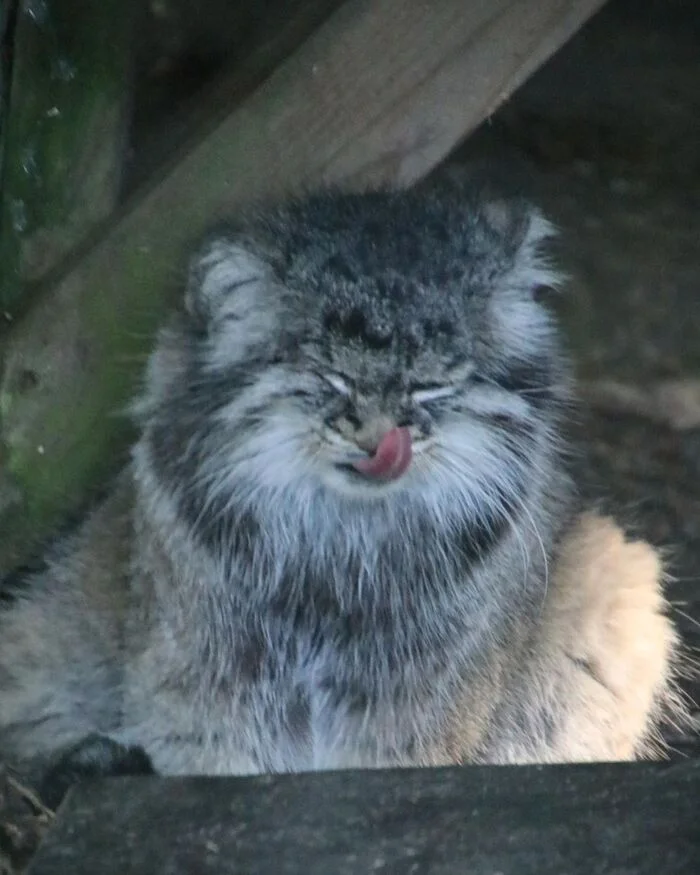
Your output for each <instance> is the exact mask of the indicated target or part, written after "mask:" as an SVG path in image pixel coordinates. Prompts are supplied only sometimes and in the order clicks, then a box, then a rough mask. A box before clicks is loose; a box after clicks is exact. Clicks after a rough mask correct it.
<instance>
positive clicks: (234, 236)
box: [138, 191, 567, 504]
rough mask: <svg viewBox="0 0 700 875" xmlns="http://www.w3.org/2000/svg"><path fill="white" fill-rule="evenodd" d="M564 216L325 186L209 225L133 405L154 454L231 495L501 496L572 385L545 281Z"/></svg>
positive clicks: (440, 195)
mask: <svg viewBox="0 0 700 875" xmlns="http://www.w3.org/2000/svg"><path fill="white" fill-rule="evenodd" d="M550 233H551V228H550V226H549V224H548V223H547V222H546V221H545V220H544V219H543V218H542V217H541V216H540V215H539V213H537V212H536V211H534V210H532V209H531V208H529V207H528V206H527V205H525V204H521V203H519V202H518V203H515V204H506V203H502V202H497V201H490V202H481V201H477V200H473V199H472V200H470V199H469V198H465V197H464V196H463V195H460V196H457V195H450V194H449V193H445V192H436V193H431V192H429V191H428V192H426V191H420V192H419V191H409V192H402V193H372V194H363V195H340V194H322V195H317V196H314V197H311V198H308V199H304V200H300V201H298V202H294V203H292V204H290V205H288V206H285V207H283V208H281V209H279V210H277V211H275V212H271V213H268V214H265V215H264V216H263V217H261V218H259V219H257V220H256V221H254V222H252V223H250V224H248V225H246V226H244V227H242V228H240V229H238V230H224V231H222V232H219V233H217V234H216V235H213V236H212V237H211V238H209V239H208V240H207V242H205V244H204V245H203V246H202V248H201V249H200V251H199V252H198V253H197V255H196V256H195V258H194V260H193V262H192V266H191V269H190V277H189V283H188V288H187V293H186V298H185V307H184V310H183V313H182V314H181V317H180V319H179V321H178V323H177V326H176V327H175V328H171V329H169V330H166V331H165V332H164V333H163V335H162V337H161V342H160V345H159V348H158V349H157V351H156V353H155V354H154V356H153V358H152V361H151V366H150V370H149V376H148V380H147V387H146V392H145V394H144V396H143V399H142V401H141V402H140V405H139V407H138V411H139V412H140V415H141V420H142V422H143V424H144V426H145V431H146V439H147V441H148V442H149V446H150V453H151V455H152V457H153V460H154V463H155V464H156V465H159V466H160V467H161V469H162V470H163V472H164V473H166V474H167V476H168V477H170V478H171V479H172V480H173V481H175V480H178V479H180V480H181V481H182V482H183V483H184V482H185V480H188V478H191V481H192V482H195V481H196V483H197V484H199V485H200V486H202V488H204V489H205V491H206V490H207V489H208V490H210V492H211V493H212V495H216V496H218V500H220V501H222V500H226V497H227V496H228V494H229V492H230V493H231V495H233V493H234V492H236V491H237V492H238V493H239V494H240V491H241V489H245V490H247V493H248V494H250V495H252V494H253V493H255V492H256V491H258V490H261V489H263V490H265V491H267V492H269V490H272V491H273V492H275V491H279V492H281V491H285V490H286V491H287V492H290V491H293V490H295V489H300V490H305V491H306V492H307V493H308V490H309V489H320V490H321V491H323V490H326V491H331V492H334V493H337V494H338V495H342V496H344V497H345V498H347V499H348V500H350V501H353V502H356V501H373V500H376V499H384V498H386V497H387V496H389V495H391V494H395V495H397V494H400V493H401V492H404V493H406V492H407V491H414V492H416V491H425V490H426V489H433V490H435V491H437V492H440V493H441V494H444V495H445V496H446V497H449V494H450V493H452V492H455V491H456V492H457V493H459V494H460V495H461V498H462V500H463V501H464V502H467V503H471V504H477V503H478V501H479V500H480V498H481V499H483V497H484V496H491V497H492V498H494V500H496V499H497V497H498V495H499V494H500V493H499V492H498V489H499V488H500V486H498V484H500V485H503V484H507V482H508V481H509V478H513V479H515V477H516V474H517V475H518V476H520V475H521V474H522V472H527V471H528V470H529V466H530V465H531V464H533V465H534V464H537V458H538V455H539V449H541V446H542V445H543V442H544V443H547V442H548V441H551V440H552V437H553V431H554V424H555V418H556V415H557V412H558V410H559V409H560V407H561V403H562V400H563V399H564V397H565V395H566V382H567V379H566V368H565V366H564V364H563V363H562V359H561V355H560V353H559V350H558V346H557V342H556V335H555V330H554V327H553V324H552V321H551V319H550V316H549V315H548V314H547V312H546V310H545V309H544V308H543V307H542V305H541V304H540V303H538V301H537V298H536V292H537V290H538V289H539V288H540V287H541V286H543V285H551V284H553V283H554V282H556V276H555V275H554V274H553V273H552V271H551V270H550V268H549V267H548V265H547V263H546V261H545V260H544V259H543V257H542V255H541V253H540V251H539V250H540V244H541V242H542V240H543V239H544V238H545V237H547V236H548V235H549V234H550ZM497 486H498V488H497Z"/></svg>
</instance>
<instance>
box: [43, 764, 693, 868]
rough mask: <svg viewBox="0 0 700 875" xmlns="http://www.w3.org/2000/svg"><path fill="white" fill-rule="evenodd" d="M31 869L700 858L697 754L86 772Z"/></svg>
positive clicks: (689, 862)
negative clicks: (424, 765)
mask: <svg viewBox="0 0 700 875" xmlns="http://www.w3.org/2000/svg"><path fill="white" fill-rule="evenodd" d="M29 871H30V875H96V873H99V875H126V873H129V875H166V873H168V875H171V873H172V875H175V873H183V875H190V873H193V875H199V873H222V875H234V873H236V875H243V873H245V875H302V873H303V875H351V873H352V875H366V873H374V872H379V873H384V875H408V873H414V875H424V873H430V875H460V873H465V875H466V873H469V875H499V873H500V875H603V873H604V875H612V873H615V875H623V873H624V875H647V873H648V875H679V873H688V875H691V873H698V872H700V760H689V761H686V762H678V763H665V764H661V763H650V764H615V765H595V766H589V765H580V766H546V767H535V766H533V767H530V766H528V767H471V768H463V769H459V768H454V769H452V768H450V769H425V770H406V771H376V772H344V773H343V772H337V773H326V774H315V775H296V776H294V775H287V776H278V777H259V778H184V779H175V778H170V779H161V778H143V779H141V778H134V779H132V778H129V779H112V780H109V781H103V782H97V783H93V784H86V785H84V786H82V787H79V788H76V789H75V790H74V791H72V793H71V794H70V795H69V797H68V798H67V799H66V802H65V803H64V805H63V807H62V808H61V810H60V812H59V815H58V818H57V820H56V823H55V826H54V827H53V829H52V830H51V831H50V832H49V834H48V836H47V838H46V840H45V842H44V844H43V846H42V847H41V848H40V850H39V853H38V855H37V857H36V858H35V860H34V863H33V865H32V866H31V867H30V870H29Z"/></svg>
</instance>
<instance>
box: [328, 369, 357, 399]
mask: <svg viewBox="0 0 700 875" xmlns="http://www.w3.org/2000/svg"><path fill="white" fill-rule="evenodd" d="M323 379H324V380H325V381H326V383H328V385H329V386H332V387H333V388H334V389H335V391H336V392H337V393H338V394H339V395H343V396H344V397H345V398H349V397H350V395H351V394H352V390H351V389H350V387H349V386H348V384H347V383H346V382H345V380H343V378H342V377H339V376H338V375H337V374H324V375H323Z"/></svg>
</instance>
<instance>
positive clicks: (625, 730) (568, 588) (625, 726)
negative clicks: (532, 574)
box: [447, 514, 682, 762]
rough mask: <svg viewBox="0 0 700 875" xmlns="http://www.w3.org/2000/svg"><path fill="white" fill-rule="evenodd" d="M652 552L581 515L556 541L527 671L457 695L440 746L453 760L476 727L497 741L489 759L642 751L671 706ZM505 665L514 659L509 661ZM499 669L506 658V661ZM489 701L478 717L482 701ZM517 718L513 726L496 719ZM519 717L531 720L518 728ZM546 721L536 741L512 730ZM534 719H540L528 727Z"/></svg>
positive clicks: (668, 635)
mask: <svg viewBox="0 0 700 875" xmlns="http://www.w3.org/2000/svg"><path fill="white" fill-rule="evenodd" d="M663 579H664V574H663V568H662V563H661V560H660V557H659V554H658V553H657V552H656V551H655V550H654V548H653V547H651V546H650V545H649V544H647V543H645V542H643V541H630V540H627V539H626V538H625V534H624V532H623V531H622V530H621V529H620V528H619V526H617V525H616V523H615V522H614V521H613V520H611V519H608V518H603V517H600V516H595V515H593V514H586V515H584V516H582V517H580V518H579V520H578V522H577V523H576V525H575V527H574V528H573V529H572V531H571V532H570V534H569V535H568V536H567V538H566V539H565V541H564V543H563V544H562V547H561V551H560V553H559V556H558V558H557V561H556V565H555V568H554V569H553V574H552V579H551V581H550V586H549V591H548V593H547V598H546V601H545V604H544V607H543V612H542V617H541V622H540V624H539V628H538V629H537V631H536V633H535V635H534V636H533V638H532V639H531V641H530V642H529V646H528V648H527V649H528V657H527V661H528V667H527V668H526V669H525V670H518V669H517V668H516V660H514V661H513V670H512V671H511V673H510V674H509V675H508V680H504V679H503V678H500V679H499V678H498V676H497V675H494V678H493V681H495V683H493V684H492V685H491V686H490V688H489V686H488V684H485V686H484V689H483V690H481V691H480V692H479V695H478V696H477V699H480V700H481V701H482V708H481V709H477V712H476V714H475V713H474V711H473V700H474V697H473V696H469V700H470V702H467V700H466V699H465V702H464V705H463V707H461V709H460V713H459V715H458V717H457V719H456V721H455V725H454V726H453V728H452V733H453V734H452V737H451V739H450V741H449V742H448V743H447V746H448V748H449V750H450V751H451V753H452V755H453V756H455V754H457V756H456V758H457V759H462V760H464V759H470V758H471V757H472V756H473V755H474V754H475V752H477V751H478V750H479V742H478V740H477V738H478V736H481V738H482V739H483V738H485V737H486V734H487V729H486V727H487V724H489V723H490V722H492V721H493V720H494V719H496V720H499V719H500V722H499V726H500V725H501V723H502V725H503V733H502V737H500V738H497V739H496V740H495V741H494V740H493V739H492V740H491V742H490V743H491V747H490V748H489V749H487V750H486V751H485V752H483V753H482V757H483V758H484V759H487V760H490V761H496V762H572V761H586V760H627V759H634V758H635V757H638V756H644V755H649V754H651V753H653V752H654V735H655V732H656V729H657V724H658V721H659V718H660V716H661V714H662V712H663V711H668V710H671V711H673V710H675V711H676V714H677V716H679V717H680V716H682V715H681V706H680V704H679V700H678V698H677V696H676V694H675V692H674V689H675V685H674V681H673V676H674V665H675V661H676V653H677V649H678V635H677V633H676V630H675V629H674V626H673V624H672V623H671V621H670V619H669V618H668V616H667V615H666V611H667V603H666V601H665V599H664V595H663ZM516 659H517V657H516ZM506 661H507V659H506ZM485 698H486V699H488V701H490V702H492V703H493V707H492V708H491V714H490V715H489V717H490V719H486V718H485V714H484V708H483V702H484V699H485ZM510 711H512V712H516V711H517V712H518V713H519V714H520V715H521V719H520V721H519V724H518V725H517V726H516V725H515V723H516V722H517V721H512V724H513V725H512V726H511V724H509V722H508V719H503V717H502V716H500V717H499V715H502V714H503V713H505V714H507V713H508V712H510ZM522 715H525V717H526V718H531V719H528V720H526V721H523V720H522ZM542 715H546V716H547V720H548V724H549V727H550V732H549V733H547V737H544V734H543V735H542V737H540V738H537V737H531V738H528V737H527V734H526V733H524V732H523V729H522V725H523V722H525V724H526V725H532V726H535V725H538V718H539V717H541V716H542ZM539 723H540V724H541V723H543V721H542V720H539Z"/></svg>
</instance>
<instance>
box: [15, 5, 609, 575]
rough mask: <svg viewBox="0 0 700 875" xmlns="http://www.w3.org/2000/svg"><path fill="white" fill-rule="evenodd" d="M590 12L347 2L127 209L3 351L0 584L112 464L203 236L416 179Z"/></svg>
mask: <svg viewBox="0 0 700 875" xmlns="http://www.w3.org/2000/svg"><path fill="white" fill-rule="evenodd" d="M600 5H602V0H472V2H465V0H431V2H426V0H349V2H346V3H344V4H343V5H342V6H341V7H340V8H339V9H338V10H337V11H335V12H334V13H333V14H332V15H331V16H330V17H329V18H328V19H327V20H326V21H325V23H324V24H323V25H322V26H321V27H320V28H319V29H318V30H317V31H315V33H314V34H313V35H312V36H311V37H310V38H309V39H308V40H306V41H305V42H304V43H303V44H302V45H301V47H300V48H299V49H298V50H297V51H296V52H294V53H293V54H292V55H291V56H290V57H289V58H287V60H286V61H285V62H284V63H283V64H281V65H280V66H279V67H278V68H277V69H276V70H275V72H274V73H273V74H272V75H271V76H270V77H269V78H268V79H267V80H266V81H265V82H264V83H263V84H262V85H261V86H260V87H259V88H257V90H256V91H255V92H254V93H253V94H252V95H251V96H250V97H249V98H248V99H247V100H245V101H244V102H243V103H242V104H241V105H240V106H238V107H237V108H236V109H235V110H234V111H233V112H232V113H231V114H230V115H229V116H228V117H227V118H226V119H224V120H223V121H222V122H221V123H219V124H218V125H216V126H215V127H214V129H213V130H210V131H209V132H208V134H207V135H206V136H205V137H204V138H203V139H202V140H201V141H200V142H199V143H198V144H196V145H195V146H194V147H193V148H192V149H191V150H190V151H189V152H188V153H187V154H186V155H184V156H181V159H180V160H179V163H177V164H176V165H174V166H172V167H171V169H170V171H169V172H167V173H164V174H163V176H162V177H161V178H160V179H159V180H156V181H155V182H154V184H153V185H152V187H151V188H150V189H149V190H148V191H146V192H144V193H143V194H142V195H141V196H140V197H139V198H138V199H137V200H135V201H134V202H132V203H131V204H130V205H129V206H128V207H127V208H126V209H125V210H124V212H123V213H122V215H121V216H120V217H119V218H118V220H117V221H116V222H115V223H114V225H113V226H112V227H111V229H109V231H108V232H107V233H106V234H105V235H104V236H102V237H101V239H99V240H98V241H97V242H96V244H95V245H94V246H93V247H92V248H91V249H90V250H89V251H88V252H86V253H85V255H84V257H83V258H82V260H80V261H76V262H75V263H74V265H73V267H72V269H69V270H68V272H67V273H66V275H65V276H64V278H63V279H62V280H61V281H60V282H58V284H57V285H56V286H55V288H54V289H53V290H52V291H51V292H50V293H49V294H47V295H46V296H45V297H44V298H43V300H42V301H41V302H40V303H39V304H38V306H35V307H34V309H33V310H32V312H31V313H30V314H29V315H28V316H27V317H26V318H25V319H24V320H22V322H21V323H20V324H17V325H16V326H15V327H14V329H13V330H12V332H11V335H10V336H9V337H8V338H7V340H6V342H5V345H6V349H5V356H4V358H5V368H4V374H3V377H2V381H1V382H0V417H1V431H0V460H1V461H2V462H3V463H4V466H3V469H2V478H4V482H2V483H0V545H2V549H1V555H0V573H1V572H2V571H3V570H6V569H7V568H9V567H12V566H13V565H14V564H16V563H17V562H18V561H19V560H20V559H21V558H22V557H23V555H25V554H26V553H27V551H28V550H29V549H31V548H32V546H33V545H35V544H36V543H37V540H38V539H40V538H41V537H42V536H45V535H46V533H47V532H48V531H50V530H51V529H52V528H53V527H54V526H55V525H56V523H57V521H58V520H59V519H60V518H61V516H62V515H63V514H65V513H67V512H70V511H72V510H73V509H75V508H76V506H78V505H79V504H80V502H81V501H82V499H83V498H84V495H85V493H86V489H87V488H88V486H89V485H90V484H92V483H94V482H95V481H96V480H99V479H101V478H103V477H104V476H105V475H106V473H107V472H108V471H109V470H111V469H112V468H113V467H114V466H115V464H116V463H117V462H119V461H120V460H121V459H122V458H123V455H122V453H123V448H124V445H125V441H126V440H127V439H128V436H129V431H128V428H127V426H126V423H125V422H124V421H123V420H120V419H119V418H118V417H117V414H118V412H119V411H120V410H121V409H122V408H123V406H124V404H125V402H126V400H127V398H128V397H129V395H130V394H131V392H132V390H133V387H134V383H135V379H136V377H137V375H138V374H139V372H140V369H141V366H142V363H143V359H144V355H145V352H146V350H147V349H148V347H149V345H150V342H151V337H152V334H153V331H154V328H155V326H156V325H157V324H158V323H159V322H160V321H161V319H162V316H163V313H164V311H165V309H166V307H167V306H168V304H169V303H170V302H171V301H172V297H173V295H174V294H176V293H177V292H178V289H179V286H180V282H181V277H182V271H183V265H184V256H185V253H186V251H187V249H188V248H189V246H190V245H191V243H192V241H193V239H194V238H196V237H197V236H198V235H199V234H200V233H201V232H202V231H203V230H204V228H205V227H206V226H208V225H209V224H210V223H211V222H212V221H214V220H215V219H217V218H218V217H220V216H222V215H225V214H228V213H230V212H231V211H232V210H235V209H237V208H239V207H241V206H242V205H245V204H249V203H250V202H251V201H254V200H258V199H261V198H268V197H274V196H278V195H282V194H285V193H287V192H289V191H292V190H297V189H299V188H302V187H304V186H315V185H318V184H319V183H338V184H342V185H345V186H353V187H361V186H365V185H367V184H376V183H388V184H392V185H406V184H409V183H411V182H413V181H414V180H416V179H417V178H419V177H421V176H422V175H424V174H425V173H427V172H428V171H429V170H431V169H432V168H433V167H434V166H435V165H436V164H437V163H438V162H439V161H440V160H441V159H442V158H443V157H444V156H445V155H446V154H447V152H448V151H449V150H450V149H451V148H452V147H453V146H454V145H455V144H456V143H457V142H458V140H460V139H461V138H462V137H463V136H465V135H466V134H467V133H468V132H469V131H470V130H471V129H472V128H473V127H474V126H476V125H477V124H478V123H479V122H480V121H482V120H483V119H484V118H485V117H486V116H487V115H488V114H489V113H490V112H492V111H493V110H494V109H495V108H496V107H497V105H498V104H499V103H500V101H501V100H503V98H504V97H506V96H507V95H508V94H510V92H511V91H512V90H513V89H514V88H515V87H516V86H517V85H519V84H520V82H522V81H523V79H524V78H525V77H526V75H527V74H528V73H530V72H531V71H532V70H533V69H534V68H535V67H537V66H538V65H539V64H541V63H542V62H543V61H544V60H545V59H546V58H547V57H548V56H549V55H550V54H551V53H552V52H553V51H554V50H555V49H557V48H558V47H559V46H560V45H561V44H562V43H563V42H564V41H565V40H566V39H567V38H568V37H569V36H570V35H571V34H572V33H573V32H574V31H575V30H576V29H577V28H578V27H579V26H580V25H581V23H582V22H583V21H585V19H586V18H587V17H588V16H589V15H590V14H591V13H592V12H593V11H594V10H595V9H597V8H598V7H599V6H600Z"/></svg>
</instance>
